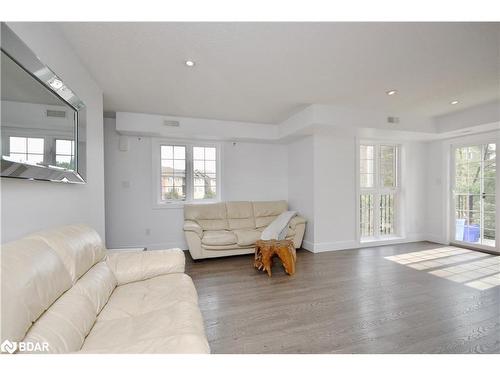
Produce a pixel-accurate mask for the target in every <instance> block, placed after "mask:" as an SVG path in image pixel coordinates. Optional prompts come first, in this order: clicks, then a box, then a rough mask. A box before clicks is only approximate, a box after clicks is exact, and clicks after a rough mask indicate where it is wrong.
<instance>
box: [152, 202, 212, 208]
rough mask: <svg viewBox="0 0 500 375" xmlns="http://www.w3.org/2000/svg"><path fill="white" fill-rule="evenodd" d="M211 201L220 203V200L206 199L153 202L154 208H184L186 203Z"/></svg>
mask: <svg viewBox="0 0 500 375" xmlns="http://www.w3.org/2000/svg"><path fill="white" fill-rule="evenodd" d="M210 203H220V200H205V201H182V202H166V203H159V202H158V203H155V204H153V209H155V210H162V209H167V210H168V209H174V210H175V209H177V210H178V209H183V208H184V205H186V204H210Z"/></svg>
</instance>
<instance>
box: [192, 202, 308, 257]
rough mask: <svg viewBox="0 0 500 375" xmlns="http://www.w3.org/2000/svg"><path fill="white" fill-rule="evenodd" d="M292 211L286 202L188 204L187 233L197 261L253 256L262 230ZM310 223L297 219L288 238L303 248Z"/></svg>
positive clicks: (290, 226) (289, 227) (299, 217)
mask: <svg viewBox="0 0 500 375" xmlns="http://www.w3.org/2000/svg"><path fill="white" fill-rule="evenodd" d="M286 210H288V204H287V202H286V201H264V202H248V201H242V202H221V203H214V204H186V205H185V206H184V234H185V236H186V241H187V243H188V246H189V252H190V254H191V256H192V257H193V259H202V258H213V257H221V256H227V255H239V254H249V253H253V252H254V249H255V242H256V241H257V240H258V239H260V236H261V234H262V231H263V230H264V229H265V228H266V227H267V226H268V225H269V224H270V223H271V222H272V221H273V220H274V219H275V218H277V217H278V215H279V214H281V213H282V212H284V211H286ZM305 228H306V220H305V219H304V218H303V217H301V216H295V217H294V218H293V219H292V220H291V221H290V223H289V226H288V233H287V235H286V238H287V239H289V240H293V243H294V245H295V248H297V249H298V248H299V247H300V245H301V244H302V239H303V238H304V232H305Z"/></svg>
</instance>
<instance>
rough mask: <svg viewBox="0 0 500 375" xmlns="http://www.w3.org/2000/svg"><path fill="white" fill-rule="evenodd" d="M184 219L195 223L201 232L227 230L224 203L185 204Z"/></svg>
mask: <svg viewBox="0 0 500 375" xmlns="http://www.w3.org/2000/svg"><path fill="white" fill-rule="evenodd" d="M184 219H185V220H192V221H195V222H197V223H198V224H199V225H200V226H201V227H202V229H203V230H226V229H229V225H228V222H227V214H226V204H225V203H211V204H185V205H184Z"/></svg>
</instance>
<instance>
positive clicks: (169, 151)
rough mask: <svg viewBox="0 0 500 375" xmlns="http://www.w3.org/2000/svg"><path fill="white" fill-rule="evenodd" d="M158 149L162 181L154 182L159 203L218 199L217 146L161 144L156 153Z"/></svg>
mask: <svg viewBox="0 0 500 375" xmlns="http://www.w3.org/2000/svg"><path fill="white" fill-rule="evenodd" d="M158 148H159V155H160V168H159V170H160V178H159V180H157V182H155V184H156V185H157V186H158V187H159V190H158V191H157V192H156V194H157V197H158V198H157V199H158V202H157V203H159V204H162V203H173V202H182V201H213V200H217V199H218V197H219V172H218V169H219V166H218V159H219V158H218V155H219V152H218V147H217V146H215V145H189V144H188V145H181V144H165V143H158V146H154V149H156V150H158ZM155 154H156V155H157V151H155Z"/></svg>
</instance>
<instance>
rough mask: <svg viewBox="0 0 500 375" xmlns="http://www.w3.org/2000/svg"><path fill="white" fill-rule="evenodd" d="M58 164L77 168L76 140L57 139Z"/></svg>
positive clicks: (67, 167)
mask: <svg viewBox="0 0 500 375" xmlns="http://www.w3.org/2000/svg"><path fill="white" fill-rule="evenodd" d="M56 165H57V166H58V167H61V168H66V169H73V170H74V169H75V142H74V141H71V140H67V139H56Z"/></svg>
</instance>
